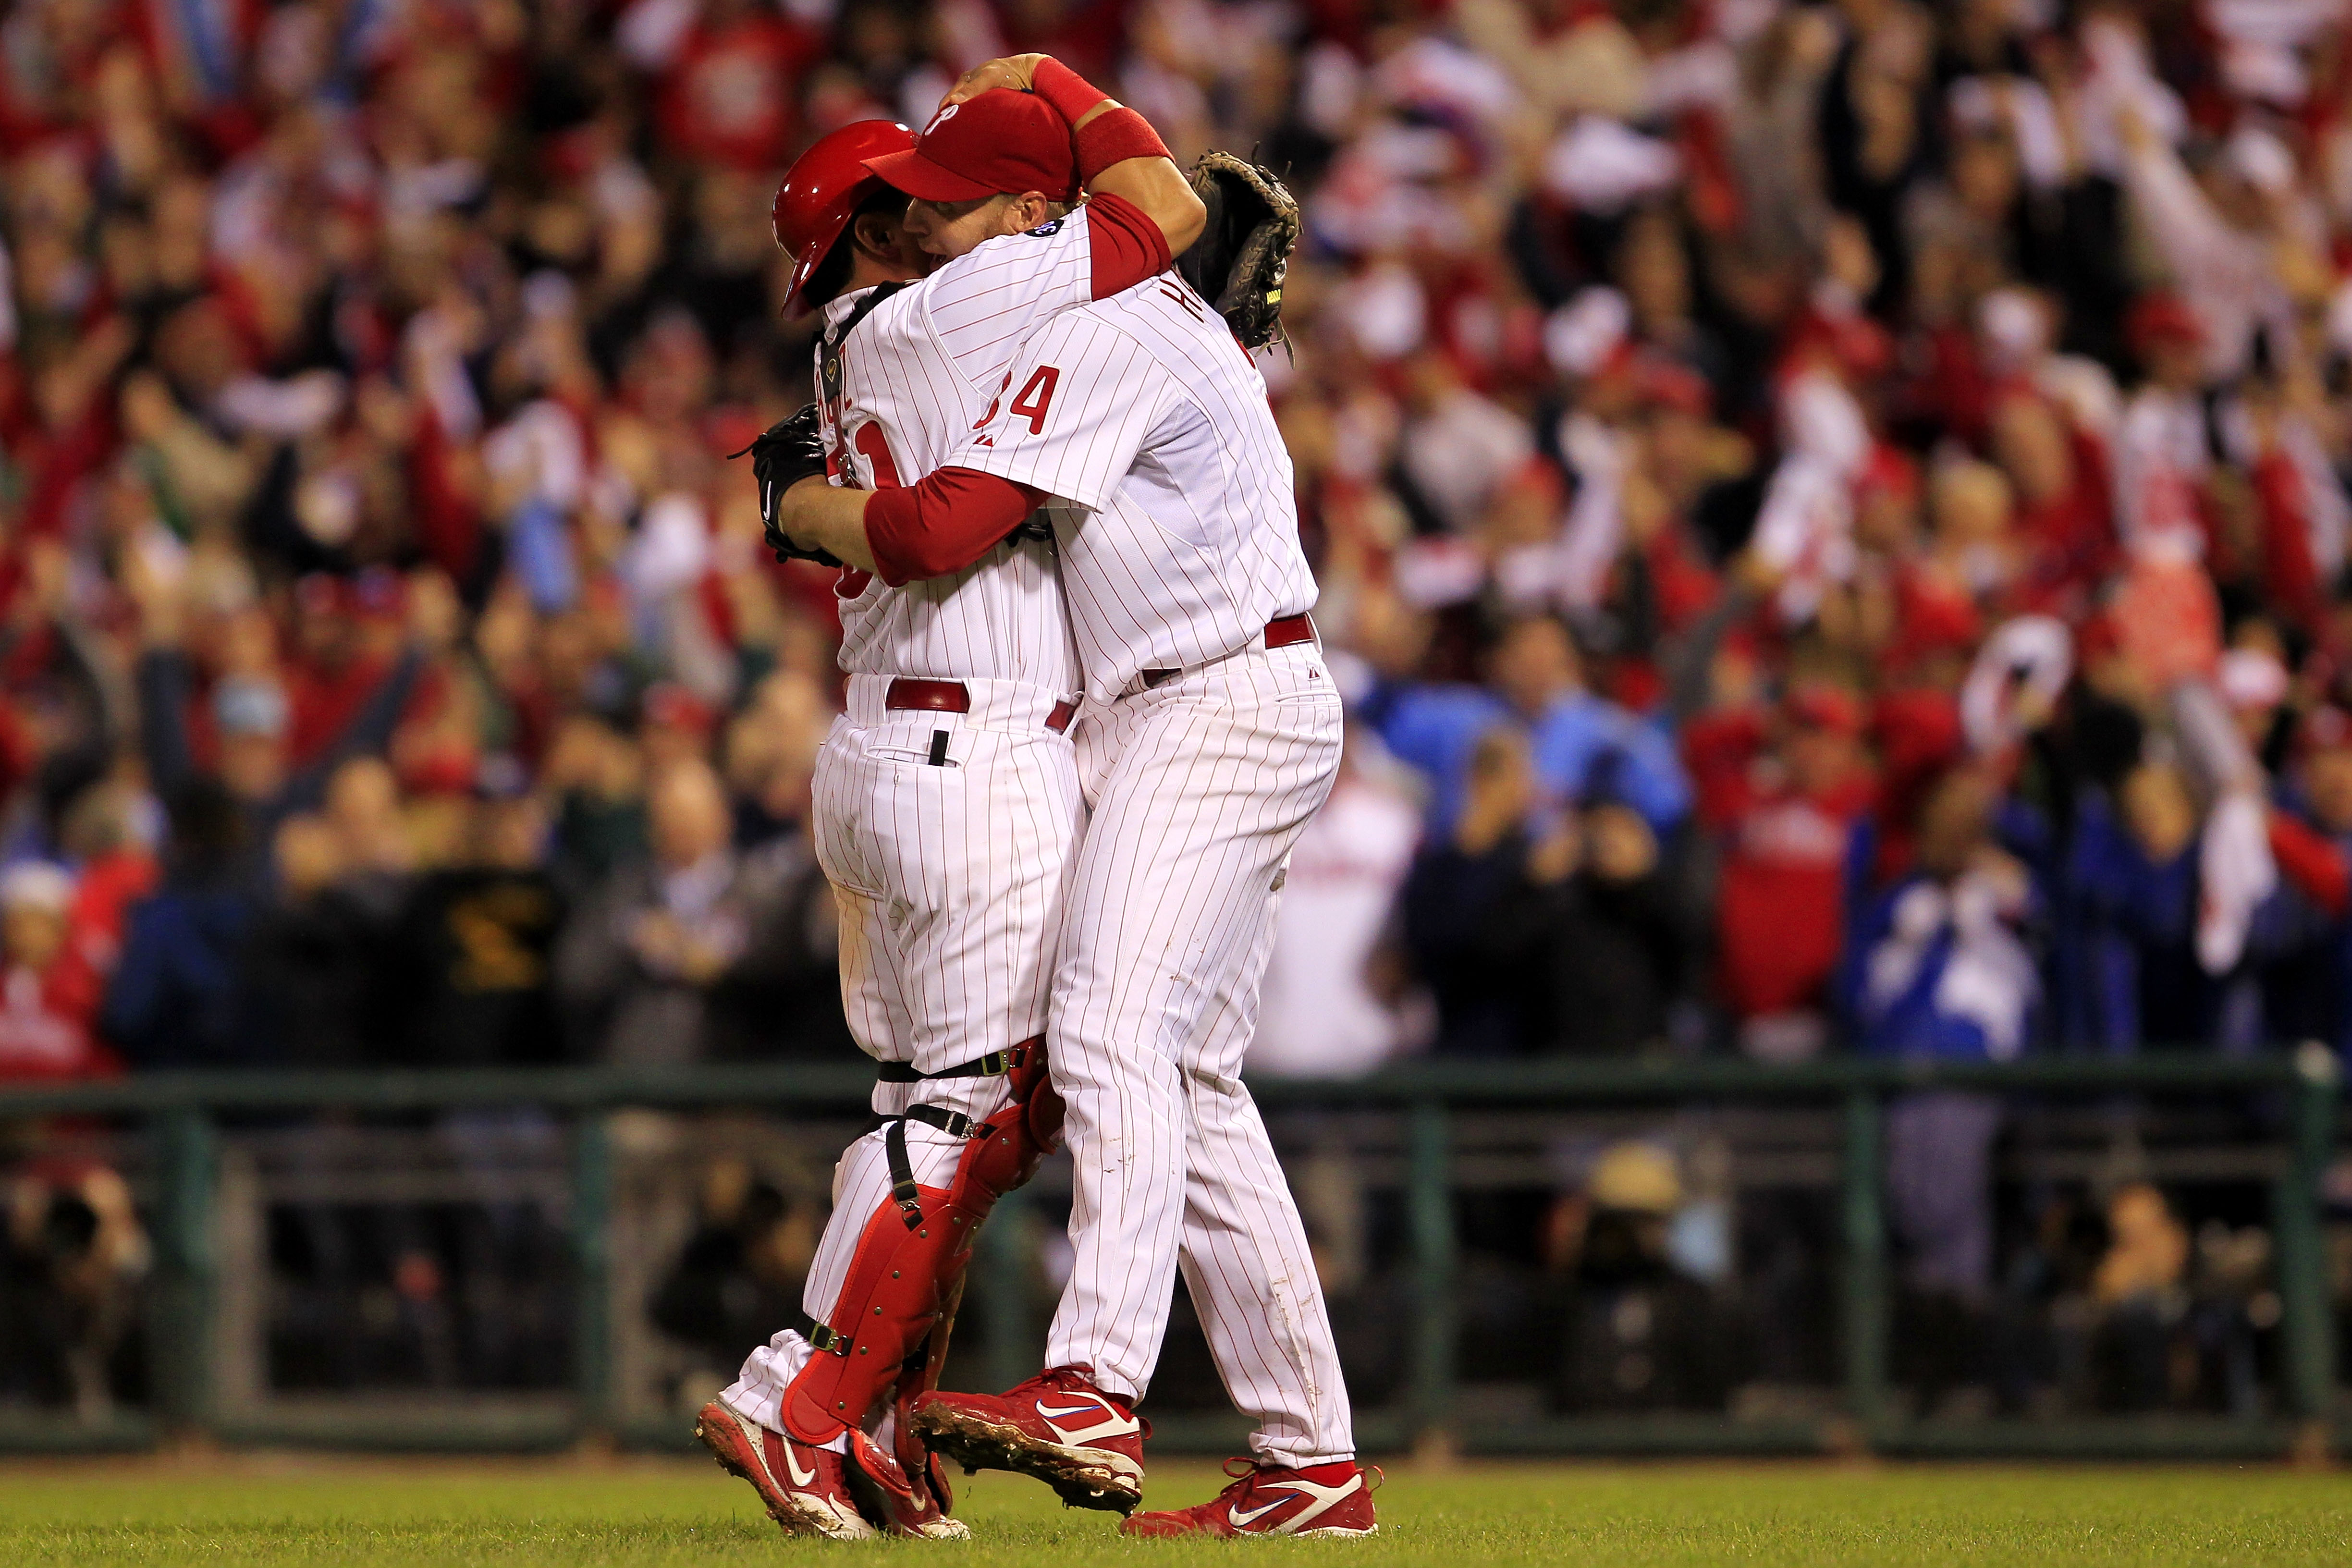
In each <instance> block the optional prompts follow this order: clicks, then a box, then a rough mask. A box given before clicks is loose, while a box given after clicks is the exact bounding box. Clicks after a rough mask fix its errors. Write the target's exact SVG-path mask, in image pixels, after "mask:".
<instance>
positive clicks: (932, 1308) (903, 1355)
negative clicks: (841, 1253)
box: [783, 1041, 1059, 1444]
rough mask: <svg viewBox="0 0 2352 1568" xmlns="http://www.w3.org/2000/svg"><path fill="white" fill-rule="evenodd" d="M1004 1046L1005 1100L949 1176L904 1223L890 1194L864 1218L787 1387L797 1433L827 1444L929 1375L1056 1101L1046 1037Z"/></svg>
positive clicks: (789, 1424)
mask: <svg viewBox="0 0 2352 1568" xmlns="http://www.w3.org/2000/svg"><path fill="white" fill-rule="evenodd" d="M1013 1056H1014V1058H1015V1064H1016V1065H1015V1066H1014V1067H1013V1072H1012V1084H1013V1098H1011V1099H1010V1100H1007V1101H1006V1102H1005V1104H1004V1105H1003V1108H1002V1109H1000V1110H997V1111H996V1112H995V1113H994V1114H992V1116H991V1117H990V1118H989V1119H988V1120H987V1121H984V1122H982V1123H980V1124H979V1125H978V1126H977V1127H976V1128H975V1129H974V1131H973V1135H972V1136H971V1139H970V1140H969V1141H968V1142H966V1143H965V1144H964V1147H963V1152H962V1155H961V1158H960V1159H959V1160H958V1161H957V1163H956V1169H955V1174H954V1176H953V1177H951V1178H950V1183H949V1184H948V1185H947V1186H946V1187H944V1188H941V1187H929V1186H919V1185H918V1186H915V1187H914V1188H913V1192H914V1194H915V1202H916V1205H917V1206H916V1208H915V1210H913V1211H912V1213H913V1215H914V1216H915V1218H914V1223H912V1224H911V1225H910V1224H909V1223H908V1218H909V1211H908V1210H906V1209H903V1208H902V1207H901V1205H900V1203H899V1202H898V1201H895V1200H894V1201H887V1202H885V1203H883V1204H881V1205H877V1207H876V1209H875V1211H874V1213H873V1214H872V1215H868V1216H867V1218H866V1229H865V1232H864V1233H863V1234H862V1235H861V1236H860V1237H858V1241H857V1249H856V1252H855V1253H854V1254H852V1256H851V1258H850V1262H849V1272H848V1274H847V1276H846V1278H845V1279H843V1280H842V1285H841V1294H840V1296H839V1298H838V1299H837V1300H835V1303H834V1309H833V1316H832V1319H831V1321H828V1322H826V1323H824V1324H823V1325H821V1326H820V1327H819V1329H818V1330H817V1331H816V1332H815V1333H814V1334H812V1335H811V1336H810V1341H811V1343H812V1344H813V1346H814V1350H815V1353H814V1354H813V1355H811V1356H810V1357H809V1359H808V1363H807V1364H806V1365H805V1366H803V1368H802V1369H801V1372H800V1375H799V1376H797V1377H795V1378H793V1382H792V1385H791V1387H789V1388H788V1389H787V1390H786V1391H785V1394H784V1399H783V1417H784V1429H785V1430H786V1431H787V1432H789V1433H791V1434H792V1436H794V1437H796V1438H798V1439H800V1440H801V1441H802V1442H803V1443H812V1444H816V1443H826V1442H830V1441H831V1440H833V1439H834V1438H835V1437H837V1436H841V1435H842V1433H843V1432H845V1431H846V1430H849V1429H851V1428H854V1427H856V1426H859V1425H860V1424H861V1423H862V1422H863V1421H864V1420H865V1418H866V1412H867V1411H868V1410H869V1409H871V1408H872V1406H873V1405H874V1404H875V1403H876V1402H877V1400H878V1399H880V1398H881V1397H882V1396H883V1395H884V1394H885V1393H886V1392H889V1393H892V1394H894V1395H895V1396H896V1397H897V1398H898V1399H899V1400H901V1401H904V1400H907V1399H911V1398H912V1397H913V1396H914V1395H915V1394H918V1393H920V1392H922V1390H923V1389H924V1388H926V1387H928V1386H929V1384H931V1383H933V1382H935V1381H936V1380H937V1378H938V1375H939V1368H940V1364H941V1363H942V1362H943V1361H944V1355H943V1354H942V1353H940V1352H944V1350H945V1344H944V1321H945V1320H947V1319H949V1318H950V1317H951V1316H952V1313H953V1310H954V1306H955V1303H956V1301H957V1300H959V1299H960V1298H961V1294H962V1287H963V1273H964V1268H965V1267H966V1266H967V1265H968V1264H969V1263H970V1262H971V1240H972V1237H973V1235H974V1234H975V1233H977V1232H978V1231H979V1229H980V1226H981V1222H982V1220H985V1219H986V1218H987V1217H988V1215H989V1211H990V1210H991V1209H992V1208H994V1207H995V1206H996V1200H997V1199H998V1198H1000V1197H1002V1196H1003V1195H1004V1194H1006V1193H1009V1192H1011V1191H1012V1190H1013V1188H1015V1187H1017V1186H1019V1185H1021V1184H1023V1183H1024V1182H1026V1181H1027V1180H1028V1179H1029V1178H1030V1177H1031V1176H1032V1175H1034V1174H1035V1173H1036V1170H1037V1164H1038V1162H1039V1161H1041V1160H1043V1159H1044V1158H1045V1155H1046V1153H1047V1152H1048V1151H1049V1149H1050V1147H1051V1143H1050V1142H1049V1140H1052V1139H1053V1134H1054V1131H1055V1128H1056V1127H1057V1126H1058V1123H1059V1117H1058V1115H1056V1114H1054V1112H1055V1111H1057V1110H1058V1105H1055V1106H1054V1107H1052V1108H1050V1109H1049V1108H1048V1106H1047V1105H1046V1104H1045V1103H1044V1101H1051V1100H1054V1099H1055V1096H1054V1091H1053V1088H1052V1086H1051V1085H1049V1084H1048V1083H1046V1081H1045V1047H1044V1042H1042V1041H1030V1042H1026V1043H1024V1045H1023V1046H1021V1047H1015V1049H1014V1052H1013ZM935 1329H937V1330H939V1331H940V1334H939V1337H940V1341H941V1342H940V1343H939V1344H938V1345H936V1346H934V1345H933V1344H932V1343H931V1340H932V1339H933V1337H934V1331H935ZM902 1371H903V1372H904V1373H908V1374H910V1375H908V1377H904V1378H902V1376H901V1373H902Z"/></svg>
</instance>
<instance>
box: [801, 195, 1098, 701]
mask: <svg viewBox="0 0 2352 1568" xmlns="http://www.w3.org/2000/svg"><path fill="white" fill-rule="evenodd" d="M865 295H866V290H865V289H859V290H858V291H857V292H856V293H855V294H847V295H844V296H842V297H841V298H839V299H836V300H833V301H831V302H830V303H829V304H827V305H826V306H825V307H824V321H825V324H826V328H827V329H828V330H831V329H832V328H834V327H835V326H837V325H838V324H839V323H840V322H841V321H842V320H843V319H844V318H845V317H846V316H847V315H848V314H849V313H850V311H851V310H854V309H855V308H856V304H857V302H858V301H859V300H862V299H863V298H864V297H865ZM1093 297H1094V268H1093V256H1092V244H1091V241H1090V239H1089V237H1088V234H1087V209H1086V208H1085V207H1083V206H1081V207H1079V208H1078V209H1076V211H1075V212H1072V213H1071V214H1070V215H1069V216H1066V217H1063V218H1060V219H1057V220H1055V222H1053V223H1049V224H1045V225H1044V226H1040V227H1038V228H1035V229H1032V230H1030V231H1029V232H1028V233H1026V234H1015V235H1006V236H1003V237H999V238H996V239H992V240H990V241H988V242H987V243H986V244H983V245H982V246H979V247H976V248H974V249H973V250H971V252H969V253H968V254H966V255H964V256H961V257H958V258H956V259H955V260H953V261H950V262H949V263H948V264H947V265H945V266H944V267H941V268H940V269H939V270H938V271H936V272H934V273H932V274H931V275H930V276H929V278H926V279H923V280H921V281H920V282H918V283H914V284H911V285H909V286H908V287H907V288H905V289H900V290H898V292H897V293H895V294H893V295H891V296H890V297H889V298H887V299H886V300H883V301H882V303H881V304H879V305H877V306H876V307H875V308H874V310H872V311H871V312H870V313H868V314H867V316H866V319H865V320H864V321H860V322H858V323H857V325H856V328H855V329H854V330H853V331H851V332H850V334H849V336H848V338H847V340H846V341H845V343H844V344H843V347H842V375H841V392H840V397H839V402H838V405H835V403H834V402H833V401H832V400H829V399H827V398H826V396H825V394H824V376H823V372H822V370H820V371H819V373H818V378H817V405H818V408H819V411H820V413H819V417H820V420H821V423H822V425H823V427H824V440H825V447H826V450H827V451H829V452H831V453H832V454H833V457H834V468H835V483H848V484H855V485H857V486H859V487H861V488H864V489H890V488H893V487H896V486H898V485H900V484H913V483H914V482H915V481H916V480H918V479H921V478H922V477H923V476H924V475H925V474H928V473H929V472H930V471H931V470H932V469H933V468H938V467H939V466H940V463H941V462H943V461H945V460H946V458H947V456H948V454H949V453H950V452H952V451H953V450H955V448H956V446H957V444H958V443H959V442H961V440H962V439H963V437H965V436H966V435H967V434H968V433H969V432H970V431H971V428H972V426H973V423H974V421H975V419H976V417H977V416H980V415H981V414H982V411H983V409H984V408H985V407H987V406H990V405H989V399H990V398H991V397H992V396H994V395H996V394H997V393H998V392H1000V391H1001V390H1002V389H1003V384H1004V367H1005V365H1006V363H1008V362H1009V361H1010V360H1011V359H1012V357H1013V352H1014V350H1016V349H1017V348H1018V347H1019V346H1020V343H1021V340H1022V338H1023V337H1024V335H1025V334H1026V333H1027V332H1028V331H1030V330H1031V329H1032V328H1033V327H1034V326H1035V325H1036V323H1037V322H1038V321H1040V320H1042V319H1044V318H1045V316H1046V315H1048V314H1049V313H1051V312H1053V311H1055V310H1066V309H1067V308H1069V307H1070V306H1073V305H1078V304H1083V303H1085V302H1086V301H1087V300H1091V299H1092V298H1093ZM819 363H820V365H822V363H823V356H822V350H821V349H820V353H819ZM835 592H836V593H838V594H839V595H841V634H842V635H841V668H843V669H845V670H846V671H848V672H849V673H851V674H853V675H865V674H871V675H912V676H921V677H927V678H930V679H947V680H954V679H972V678H985V679H1003V680H1024V681H1027V682H1029V683H1031V684H1033V685H1035V686H1040V687H1045V688H1046V689H1051V690H1054V691H1059V692H1074V691H1076V690H1077V689H1078V677H1077V659H1076V652H1075V650H1074V649H1073V648H1072V647H1071V643H1070V624H1069V611H1068V608H1067V606H1066V604H1065V602H1064V599H1063V595H1062V587H1061V583H1060V581H1059V579H1058V578H1057V576H1056V574H1055V569H1054V546H1053V545H1052V544H1051V543H1049V542H1045V541H1025V542H1019V543H1010V544H1000V545H998V546H996V548H994V549H993V550H991V551H990V552H988V553H987V554H985V555H983V556H982V557H981V558H980V559H979V560H978V561H977V562H975V563H972V564H971V565H970V566H968V567H966V568H964V570H962V571H961V572H958V573H954V574H950V575H949V576H945V577H933V578H929V579H928V580H925V581H921V582H915V583H909V584H907V585H906V586H904V587H902V588H893V587H890V586H889V585H887V584H885V583H883V582H882V581H881V579H879V578H877V577H875V576H873V575H871V574H867V573H864V572H854V571H853V572H845V573H843V574H842V578H841V582H840V584H838V585H837V587H836V589H835Z"/></svg>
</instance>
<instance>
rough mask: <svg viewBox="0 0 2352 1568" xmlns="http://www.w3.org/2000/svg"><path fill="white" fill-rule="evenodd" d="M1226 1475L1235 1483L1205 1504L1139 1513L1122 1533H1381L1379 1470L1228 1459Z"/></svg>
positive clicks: (1349, 1463)
mask: <svg viewBox="0 0 2352 1568" xmlns="http://www.w3.org/2000/svg"><path fill="white" fill-rule="evenodd" d="M1236 1465H1239V1466H1240V1467H1241V1468H1239V1469H1235V1468H1234V1466H1236ZM1225 1474H1227V1475H1229V1476H1232V1477H1234V1478H1235V1479H1234V1484H1233V1485H1231V1486H1229V1487H1227V1488H1226V1489H1224V1490H1223V1491H1222V1492H1219V1493H1218V1494H1217V1495H1216V1496H1215V1497H1213V1498H1212V1499H1210V1500H1208V1501H1207V1502H1202V1503H1194V1504H1193V1505H1192V1507H1191V1508H1182V1509H1174V1510H1170V1511H1167V1512H1164V1513H1139V1514H1136V1515H1134V1516H1133V1517H1131V1518H1129V1519H1128V1520H1127V1521H1124V1522H1123V1523H1121V1524H1120V1525H1119V1527H1118V1531H1119V1533H1120V1534H1121V1535H1141V1536H1171V1535H1322V1536H1331V1537H1362V1536H1366V1535H1370V1534H1371V1533H1372V1532H1373V1531H1377V1530H1379V1529H1380V1524H1379V1522H1378V1521H1376V1520H1374V1519H1373V1517H1372V1488H1373V1486H1375V1485H1376V1484H1378V1478H1379V1476H1380V1471H1379V1470H1377V1469H1375V1470H1373V1471H1372V1472H1371V1473H1370V1475H1369V1476H1367V1475H1366V1473H1365V1472H1364V1471H1363V1470H1361V1469H1360V1468H1357V1465H1356V1462H1355V1461H1354V1460H1352V1459H1337V1460H1334V1461H1333V1462H1331V1463H1330V1464H1328V1465H1310V1466H1308V1467H1307V1468H1305V1469H1303V1470H1294V1469H1290V1468H1286V1467H1285V1466H1280V1465H1260V1464H1258V1463H1256V1462H1255V1460H1251V1459H1227V1460H1226V1461H1225Z"/></svg>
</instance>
